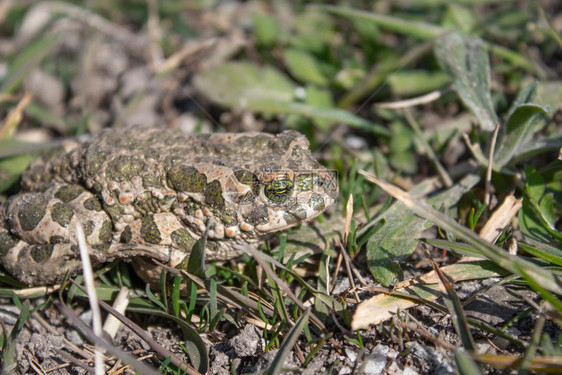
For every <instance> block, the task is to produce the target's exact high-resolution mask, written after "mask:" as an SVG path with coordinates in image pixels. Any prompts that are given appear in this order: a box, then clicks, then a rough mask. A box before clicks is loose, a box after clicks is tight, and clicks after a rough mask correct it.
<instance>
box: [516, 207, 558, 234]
mask: <svg viewBox="0 0 562 375" xmlns="http://www.w3.org/2000/svg"><path fill="white" fill-rule="evenodd" d="M517 218H518V221H519V228H520V229H521V232H522V233H523V235H524V236H525V237H526V238H529V239H532V240H535V241H539V242H542V243H549V242H550V241H551V240H552V238H551V236H550V233H548V230H547V229H546V228H545V227H544V226H543V225H542V223H541V222H540V220H539V219H538V218H537V217H536V215H535V210H534V209H533V205H532V204H531V202H529V200H528V199H526V198H525V199H523V205H522V206H521V209H520V210H519V213H518V214H517Z"/></svg>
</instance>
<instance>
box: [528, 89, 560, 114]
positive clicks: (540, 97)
mask: <svg viewBox="0 0 562 375" xmlns="http://www.w3.org/2000/svg"><path fill="white" fill-rule="evenodd" d="M534 102H535V103H538V104H540V105H543V106H548V107H550V109H551V110H552V113H554V112H556V110H557V109H559V108H560V107H561V106H562V81H542V82H539V83H538V85H537V96H536V98H535V100H534Z"/></svg>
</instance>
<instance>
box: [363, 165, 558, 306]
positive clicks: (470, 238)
mask: <svg viewBox="0 0 562 375" xmlns="http://www.w3.org/2000/svg"><path fill="white" fill-rule="evenodd" d="M361 174H363V175H364V176H365V178H366V179H367V180H368V181H371V182H373V183H375V184H377V185H378V186H379V187H381V188H382V189H383V190H384V191H385V192H387V193H389V194H391V195H392V196H393V197H395V198H397V199H399V200H400V201H401V202H403V203H404V204H406V205H407V207H408V208H409V209H410V210H412V211H414V212H415V213H416V214H418V215H420V216H421V217H424V218H426V219H427V220H431V221H432V222H433V223H434V224H435V225H437V226H439V227H441V228H443V229H444V230H446V231H447V232H449V233H451V234H453V235H455V236H456V237H458V238H460V239H462V240H464V241H467V242H468V243H470V244H471V245H473V246H475V247H476V248H477V249H478V251H479V252H480V253H481V256H484V257H486V258H488V259H490V260H492V261H494V262H495V263H496V264H498V265H499V266H500V267H502V268H504V269H506V270H508V271H510V272H512V273H515V274H517V275H519V276H522V277H523V275H522V273H521V270H522V269H524V270H525V273H526V275H528V276H530V277H532V278H533V279H534V280H536V282H537V284H539V285H541V286H542V287H543V288H545V289H547V290H549V291H551V292H554V293H556V294H559V295H562V286H561V285H560V283H559V280H558V278H557V275H555V274H554V272H553V271H552V270H549V269H548V268H544V267H540V266H539V265H536V264H534V263H533V262H531V261H529V260H526V259H524V258H523V257H519V256H515V255H511V254H509V253H508V252H506V251H505V250H504V249H502V248H500V247H498V246H495V245H492V244H490V243H489V242H487V241H486V240H484V239H483V238H481V237H480V236H478V235H477V234H476V233H474V232H472V231H470V230H469V229H468V228H466V227H465V226H463V225H461V224H459V223H457V222H456V221H455V220H453V219H451V218H450V217H448V216H446V215H444V214H443V213H441V212H439V211H437V210H436V209H434V208H433V207H431V206H430V205H429V204H427V203H426V202H423V201H420V200H416V199H414V198H412V197H411V196H410V195H409V194H407V193H406V192H404V191H402V190H401V189H399V188H397V187H395V186H393V185H391V184H389V183H387V182H385V181H382V180H380V179H378V178H376V177H375V176H373V175H371V174H369V173H367V172H364V171H361ZM524 207H525V200H524V201H523V208H524ZM520 213H521V211H520Z"/></svg>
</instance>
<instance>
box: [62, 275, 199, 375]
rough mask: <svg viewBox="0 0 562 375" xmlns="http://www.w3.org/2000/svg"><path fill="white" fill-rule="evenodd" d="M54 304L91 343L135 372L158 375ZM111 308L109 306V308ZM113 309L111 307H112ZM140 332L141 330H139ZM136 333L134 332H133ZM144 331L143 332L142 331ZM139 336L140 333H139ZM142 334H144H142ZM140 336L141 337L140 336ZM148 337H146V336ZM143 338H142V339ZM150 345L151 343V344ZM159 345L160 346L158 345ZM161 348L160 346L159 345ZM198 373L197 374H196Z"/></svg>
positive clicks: (76, 317)
mask: <svg viewBox="0 0 562 375" xmlns="http://www.w3.org/2000/svg"><path fill="white" fill-rule="evenodd" d="M71 281H72V283H73V284H74V285H75V286H76V287H77V288H78V289H80V290H81V291H82V292H84V293H86V291H85V290H84V288H83V287H82V286H81V285H78V283H76V282H74V281H73V280H71ZM99 302H100V304H101V305H102V306H103V305H104V304H105V305H107V303H105V302H103V301H101V300H100V301H99ZM53 304H54V305H55V307H57V309H58V310H59V311H60V312H61V313H62V314H63V315H64V316H65V318H66V319H67V320H69V321H70V322H71V323H72V325H73V326H74V328H76V329H77V330H79V331H80V332H82V334H83V335H84V336H85V337H86V338H88V340H90V341H91V342H93V343H94V344H97V345H101V346H103V347H104V348H105V350H106V351H107V352H108V353H109V354H111V355H114V356H117V357H119V358H123V359H125V361H126V362H127V363H129V364H130V365H131V366H132V367H133V368H134V369H135V371H138V372H139V373H141V374H154V375H156V374H157V372H156V371H155V370H154V369H152V368H150V367H149V366H147V365H145V364H144V363H141V362H138V361H137V360H136V358H135V357H133V356H132V355H130V354H129V353H127V352H125V351H123V350H121V349H119V348H117V347H116V346H114V345H112V344H110V343H108V342H107V341H106V340H104V339H102V338H100V337H98V336H96V335H95V334H94V332H93V331H92V329H91V328H90V327H88V325H87V324H86V323H84V322H83V321H82V320H81V319H80V318H79V317H78V315H76V313H75V312H74V311H72V310H71V309H69V308H68V307H67V306H65V305H64V304H63V303H62V301H59V300H55V301H53ZM108 307H109V306H108ZM110 308H111V307H110ZM139 330H140V328H139ZM133 331H134V330H133ZM141 331H142V330H141ZM134 332H135V333H137V332H136V331H134ZM137 334H138V333H137ZM142 334H144V332H142ZM139 336H140V335H139ZM144 336H146V335H144ZM142 337H143V336H141V338H142ZM149 344H150V343H149ZM157 345H158V344H157ZM158 346H159V345H158ZM172 360H173V359H172ZM195 373H197V372H195Z"/></svg>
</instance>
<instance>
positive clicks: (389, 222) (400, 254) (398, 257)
mask: <svg viewBox="0 0 562 375" xmlns="http://www.w3.org/2000/svg"><path fill="white" fill-rule="evenodd" d="M479 180H480V177H478V176H475V175H468V176H466V177H465V178H464V179H463V180H462V181H460V182H459V183H458V184H456V185H454V186H453V187H451V188H450V189H447V190H446V191H444V192H442V193H440V194H438V195H436V196H435V197H432V198H430V199H428V204H431V205H433V206H435V207H438V208H442V207H443V208H449V207H452V206H453V205H454V204H456V203H457V202H458V200H459V199H460V198H461V197H462V196H463V195H464V194H465V193H466V192H467V191H468V190H469V189H471V188H472V187H473V186H474V185H475V184H476V183H478V181H479ZM383 219H384V220H385V221H386V223H385V225H383V227H382V228H381V229H379V230H378V231H377V233H376V235H374V236H373V237H371V238H370V239H369V241H368V242H367V262H368V267H369V270H370V271H371V273H372V274H373V276H374V277H375V279H376V280H377V281H378V282H380V283H381V284H382V285H384V286H389V285H391V284H394V283H395V282H397V281H398V280H399V279H400V277H401V272H402V271H401V269H400V267H399V266H398V263H399V262H401V261H403V260H404V259H406V258H407V257H409V256H410V255H411V254H412V252H413V251H414V250H415V249H416V246H417V244H418V238H419V237H420V234H421V232H422V230H423V229H425V228H427V227H428V226H429V222H428V221H427V220H426V219H423V218H421V217H419V216H417V215H415V214H414V213H413V212H412V211H410V210H409V209H408V208H407V207H406V206H405V205H404V204H403V203H400V202H396V203H394V204H393V205H392V206H391V207H390V208H389V209H388V210H387V211H385V212H384V213H383V214H382V215H380V216H379V217H377V219H376V220H375V221H380V220H383Z"/></svg>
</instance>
